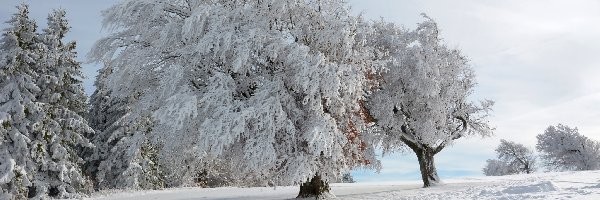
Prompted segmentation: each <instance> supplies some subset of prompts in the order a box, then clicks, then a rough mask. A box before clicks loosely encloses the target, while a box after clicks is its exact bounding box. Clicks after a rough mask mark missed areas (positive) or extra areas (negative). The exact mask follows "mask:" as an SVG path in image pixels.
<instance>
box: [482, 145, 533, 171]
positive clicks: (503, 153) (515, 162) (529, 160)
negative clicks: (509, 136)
mask: <svg viewBox="0 0 600 200" xmlns="http://www.w3.org/2000/svg"><path fill="white" fill-rule="evenodd" d="M496 153H498V160H488V161H487V165H486V167H485V168H484V169H483V172H484V174H485V175H487V176H503V175H509V174H519V173H527V174H530V173H533V172H535V171H536V170H537V162H536V157H535V155H534V154H533V150H531V149H529V148H527V147H525V146H524V145H522V144H518V143H515V142H512V141H507V140H504V139H503V140H500V145H498V147H497V148H496Z"/></svg>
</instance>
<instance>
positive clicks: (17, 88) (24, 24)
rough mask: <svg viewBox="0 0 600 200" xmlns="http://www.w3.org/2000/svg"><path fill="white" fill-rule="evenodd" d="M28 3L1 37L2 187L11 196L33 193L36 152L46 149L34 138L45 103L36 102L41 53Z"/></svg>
mask: <svg viewBox="0 0 600 200" xmlns="http://www.w3.org/2000/svg"><path fill="white" fill-rule="evenodd" d="M28 15H29V7H28V6H27V5H24V4H23V5H20V6H19V7H18V12H17V13H15V14H14V15H13V16H12V18H11V19H10V20H9V21H8V23H9V24H10V27H9V28H8V29H6V30H5V31H4V33H3V35H2V40H1V41H0V45H1V46H0V49H1V51H0V53H1V58H0V67H1V68H0V116H2V127H1V128H0V138H1V140H0V165H1V166H2V168H0V170H1V171H0V187H1V188H2V193H3V194H2V195H3V196H4V197H6V198H8V199H20V198H27V197H33V196H35V195H30V194H29V191H31V192H34V193H35V188H34V186H33V184H35V178H34V176H35V174H36V172H37V171H38V168H39V164H40V163H37V162H36V161H35V160H34V157H33V155H36V154H38V153H43V152H45V151H46V150H47V149H43V148H36V146H33V145H32V144H33V142H35V141H36V136H38V135H39V134H40V133H41V131H42V130H41V126H42V123H43V122H42V120H43V118H44V114H43V110H42V104H40V103H38V102H36V99H35V97H36V95H37V94H38V93H39V92H40V89H39V88H38V86H37V85H36V84H35V79H36V78H37V74H36V72H35V68H36V65H37V64H38V63H37V60H38V59H39V57H40V55H39V53H40V49H41V48H40V46H39V41H38V40H37V39H38V37H37V34H36V29H37V25H36V24H35V22H34V21H33V20H31V19H29V16H28Z"/></svg>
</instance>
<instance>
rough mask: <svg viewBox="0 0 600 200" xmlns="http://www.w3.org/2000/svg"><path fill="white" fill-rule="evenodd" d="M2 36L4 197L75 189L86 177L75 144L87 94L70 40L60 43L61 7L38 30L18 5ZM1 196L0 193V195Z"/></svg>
mask: <svg viewBox="0 0 600 200" xmlns="http://www.w3.org/2000/svg"><path fill="white" fill-rule="evenodd" d="M18 9H19V11H18V13H17V14H15V15H14V16H13V18H12V19H11V20H10V21H9V23H10V24H11V25H12V27H11V28H9V29H7V30H6V32H5V33H4V35H3V38H2V44H1V45H2V46H1V48H2V52H3V54H2V60H1V66H2V68H1V72H0V77H1V79H0V87H1V88H2V92H1V94H2V95H4V96H0V121H2V129H0V134H1V138H2V140H0V144H2V145H0V146H1V147H0V166H2V167H0V180H1V181H0V186H2V190H3V193H9V194H5V195H7V196H5V197H6V198H9V199H12V198H15V199H19V198H25V197H27V198H45V197H48V196H50V197H63V198H64V197H78V194H77V193H78V192H83V191H85V188H86V183H87V182H86V180H85V179H84V178H83V176H82V174H81V170H80V168H79V166H80V164H81V162H82V159H81V158H80V157H79V155H78V152H77V149H78V148H80V147H82V146H88V145H89V143H88V142H87V140H86V139H85V137H84V136H83V134H84V133H85V132H91V131H92V129H91V128H89V127H88V125H87V122H86V121H85V120H83V118H82V117H81V116H80V114H83V113H84V112H85V106H84V105H85V101H86V97H85V95H84V93H83V89H82V86H81V81H80V80H79V78H80V77H81V72H80V71H79V69H80V67H79V63H78V62H76V61H75V53H74V52H73V50H74V45H75V44H74V43H63V41H62V40H63V38H64V35H65V34H66V33H67V32H68V29H69V26H68V24H67V22H66V20H65V18H64V15H65V12H64V11H55V12H53V13H52V14H50V15H49V16H48V27H47V28H46V29H44V32H43V34H37V33H36V28H37V26H36V24H35V22H34V21H33V20H30V19H29V18H28V6H27V5H21V6H19V7H18ZM3 199H4V198H3Z"/></svg>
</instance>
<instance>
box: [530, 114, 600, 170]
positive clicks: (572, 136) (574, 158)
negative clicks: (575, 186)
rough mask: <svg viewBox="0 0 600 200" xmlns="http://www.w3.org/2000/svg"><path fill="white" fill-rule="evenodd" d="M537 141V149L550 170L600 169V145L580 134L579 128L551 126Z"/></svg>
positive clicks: (560, 125) (559, 125)
mask: <svg viewBox="0 0 600 200" xmlns="http://www.w3.org/2000/svg"><path fill="white" fill-rule="evenodd" d="M537 140H538V142H537V145H536V149H537V150H538V151H539V152H540V153H541V158H542V160H543V161H544V165H545V166H546V168H547V169H549V170H556V171H564V170H598V169H600V143H598V142H597V141H595V140H592V139H590V138H588V137H586V136H584V135H581V134H579V130H577V128H571V127H569V126H566V125H562V124H558V125H557V126H549V127H548V128H547V129H546V130H545V131H544V134H540V135H538V136H537Z"/></svg>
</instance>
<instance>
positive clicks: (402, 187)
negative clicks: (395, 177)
mask: <svg viewBox="0 0 600 200" xmlns="http://www.w3.org/2000/svg"><path fill="white" fill-rule="evenodd" d="M420 186H421V183H420V182H418V181H403V182H381V183H338V184H332V185H331V187H332V192H333V193H334V194H335V195H336V196H337V198H338V199H350V200H352V199H367V200H368V199H411V200H412V199H506V200H510V199H600V171H584V172H559V173H540V174H532V175H513V176H499V177H471V178H461V179H450V180H446V181H445V182H444V183H442V184H440V185H437V186H434V187H431V188H421V187H420ZM297 193H298V187H297V186H295V187H277V188H275V189H274V188H264V187H263V188H176V189H167V190H162V191H133V192H114V193H97V194H95V195H94V198H92V199H95V200H112V199H125V200H155V199H177V200H195V199H221V200H234V199H291V198H294V197H295V196H296V194H297Z"/></svg>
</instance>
